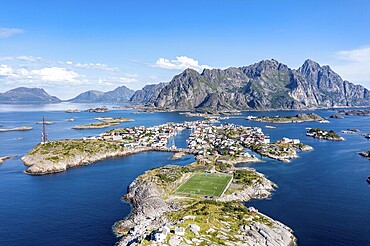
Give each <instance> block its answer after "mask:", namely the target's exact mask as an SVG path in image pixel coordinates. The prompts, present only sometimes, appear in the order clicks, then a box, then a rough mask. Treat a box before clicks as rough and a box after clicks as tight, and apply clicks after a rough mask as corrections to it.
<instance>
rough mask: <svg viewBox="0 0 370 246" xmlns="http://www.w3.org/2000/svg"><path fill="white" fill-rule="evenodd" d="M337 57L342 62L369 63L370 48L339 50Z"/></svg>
mask: <svg viewBox="0 0 370 246" xmlns="http://www.w3.org/2000/svg"><path fill="white" fill-rule="evenodd" d="M337 57H338V58H339V59H340V60H343V61H350V62H370V47H364V48H359V49H354V50H341V51H338V52H337Z"/></svg>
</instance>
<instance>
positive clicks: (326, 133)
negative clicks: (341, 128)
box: [306, 128, 344, 141]
mask: <svg viewBox="0 0 370 246" xmlns="http://www.w3.org/2000/svg"><path fill="white" fill-rule="evenodd" d="M306 136H308V137H313V138H320V139H325V140H331V141H342V140H344V138H343V137H341V136H339V135H338V134H337V133H335V132H334V131H333V130H323V129H321V128H310V129H308V130H307V132H306Z"/></svg>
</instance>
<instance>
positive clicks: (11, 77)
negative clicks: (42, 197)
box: [0, 0, 370, 99]
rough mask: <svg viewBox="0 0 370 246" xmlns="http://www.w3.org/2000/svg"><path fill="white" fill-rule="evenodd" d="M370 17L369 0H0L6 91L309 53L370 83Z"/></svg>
mask: <svg viewBox="0 0 370 246" xmlns="http://www.w3.org/2000/svg"><path fill="white" fill-rule="evenodd" d="M369 16H370V1H365V0H357V1H350V0H347V1H345V0H337V1H334V0H333V1H332V0H327V1H315V0H310V1H308V0H306V1H284V0H280V1H276V0H270V1H268V0H265V1H263V0H253V1H252V0H251V1H247V0H245V1H242V0H228V1H226V0H225V1H219V0H212V1H211V0H210V1H205V0H198V1H191V0H187V1H149V0H148V1H140V0H139V1H122V0H121V1H109V0H105V1H99V0H95V1H81V0H80V1H77V0H75V1H67V0H63V1H33V0H27V1H18V0H11V1H9V0H6V1H4V0H0V92H4V91H6V90H8V89H11V88H14V87H17V86H27V87H43V88H45V89H46V90H47V91H48V92H49V93H50V94H53V95H56V96H58V97H60V98H62V99H66V98H70V97H73V96H76V95H77V94H78V93H80V92H82V91H85V90H89V89H97V90H102V91H108V90H112V89H114V88H116V87H117V86H120V85H126V86H128V87H129V88H132V89H140V88H141V87H143V86H144V85H145V84H150V83H159V82H165V81H170V80H171V78H172V77H173V76H174V75H176V74H178V73H180V72H181V71H182V70H183V69H185V68H186V67H191V68H194V69H197V70H198V71H201V70H202V69H203V68H226V67H229V66H237V67H239V66H244V65H249V64H252V63H255V62H258V61H260V60H262V59H271V58H274V59H277V60H278V61H280V62H282V63H285V64H287V65H288V66H290V67H292V68H298V67H299V66H300V65H301V64H302V63H303V62H304V60H306V59H307V58H310V59H313V60H316V61H317V62H319V63H320V64H322V65H324V64H328V65H330V66H331V67H332V68H333V69H334V70H335V71H336V72H338V73H339V74H340V75H341V76H342V77H343V78H344V79H347V80H350V81H351V82H354V83H356V84H358V83H360V84H363V85H365V86H367V87H368V88H370V69H369V68H370V21H369V20H370V17H369Z"/></svg>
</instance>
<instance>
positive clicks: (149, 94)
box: [130, 83, 167, 104]
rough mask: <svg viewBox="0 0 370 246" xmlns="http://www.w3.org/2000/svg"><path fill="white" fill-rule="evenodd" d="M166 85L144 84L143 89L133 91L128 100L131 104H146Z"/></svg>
mask: <svg viewBox="0 0 370 246" xmlns="http://www.w3.org/2000/svg"><path fill="white" fill-rule="evenodd" d="M166 85H167V83H159V84H153V85H146V86H144V88H143V89H141V90H138V91H136V92H135V93H134V95H133V96H132V97H131V99H130V102H131V103H132V104H148V103H150V102H152V101H153V100H154V99H156V98H157V97H158V95H159V93H160V92H161V90H162V89H163V88H164V87H165V86H166Z"/></svg>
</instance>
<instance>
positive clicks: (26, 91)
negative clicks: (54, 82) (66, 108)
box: [0, 87, 62, 104]
mask: <svg viewBox="0 0 370 246" xmlns="http://www.w3.org/2000/svg"><path fill="white" fill-rule="evenodd" d="M61 101H62V100H60V99H59V98H57V97H55V96H50V95H49V94H48V93H47V92H46V91H45V90H44V89H42V88H26V87H18V88H15V89H12V90H9V91H6V92H4V93H0V103H27V104H29V103H60V102H61Z"/></svg>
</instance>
